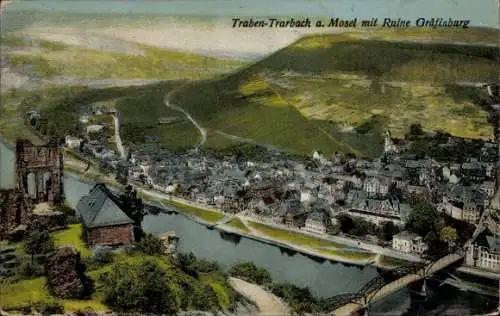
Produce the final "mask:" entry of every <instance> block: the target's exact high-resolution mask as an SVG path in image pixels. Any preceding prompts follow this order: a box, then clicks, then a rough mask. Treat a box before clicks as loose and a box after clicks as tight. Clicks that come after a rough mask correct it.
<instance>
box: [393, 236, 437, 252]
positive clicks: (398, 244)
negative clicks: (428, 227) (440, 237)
mask: <svg viewBox="0 0 500 316" xmlns="http://www.w3.org/2000/svg"><path fill="white" fill-rule="evenodd" d="M392 248H393V249H394V250H397V251H401V252H404V253H415V254H419V255H420V254H422V253H424V252H425V251H426V250H427V248H428V247H427V245H426V244H425V243H424V241H423V240H422V237H420V236H418V235H417V234H414V233H411V232H408V231H403V232H401V233H399V234H396V235H394V236H393V237H392Z"/></svg>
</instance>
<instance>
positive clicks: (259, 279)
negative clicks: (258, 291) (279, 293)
mask: <svg viewBox="0 0 500 316" xmlns="http://www.w3.org/2000/svg"><path fill="white" fill-rule="evenodd" d="M228 272H229V275H231V276H234V277H240V278H243V279H246V280H248V281H250V282H253V283H257V284H260V285H262V284H269V283H271V282H272V278H271V274H270V273H269V271H267V270H266V269H264V268H261V267H257V266H256V265H255V264H254V263H253V262H243V263H239V264H237V265H234V266H232V267H231V268H230V269H229V271H228Z"/></svg>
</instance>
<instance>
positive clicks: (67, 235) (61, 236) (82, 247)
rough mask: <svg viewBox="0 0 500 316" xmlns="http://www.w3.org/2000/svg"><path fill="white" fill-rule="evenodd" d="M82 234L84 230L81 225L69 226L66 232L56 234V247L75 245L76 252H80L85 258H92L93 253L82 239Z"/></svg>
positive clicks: (61, 231) (54, 235) (54, 234)
mask: <svg viewBox="0 0 500 316" xmlns="http://www.w3.org/2000/svg"><path fill="white" fill-rule="evenodd" d="M82 232H83V230H82V225H81V224H73V225H69V226H68V228H67V229H65V230H60V231H56V232H54V233H53V234H52V237H53V238H54V242H55V244H56V247H61V246H64V245H73V246H74V247H75V248H76V250H77V251H79V252H80V254H81V256H82V257H83V258H85V257H90V256H91V255H92V253H91V251H90V249H89V248H88V247H87V245H86V244H85V243H84V242H83V240H82V239H81V235H82Z"/></svg>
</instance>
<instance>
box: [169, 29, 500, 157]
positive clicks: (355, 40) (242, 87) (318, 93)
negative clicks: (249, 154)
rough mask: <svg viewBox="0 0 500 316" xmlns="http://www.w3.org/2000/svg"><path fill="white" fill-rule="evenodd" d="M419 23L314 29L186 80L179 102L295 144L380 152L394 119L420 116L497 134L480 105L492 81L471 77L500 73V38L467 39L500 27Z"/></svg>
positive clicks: (216, 126) (212, 123)
mask: <svg viewBox="0 0 500 316" xmlns="http://www.w3.org/2000/svg"><path fill="white" fill-rule="evenodd" d="M469 31H470V32H471V33H470V34H468V33H466V32H469ZM411 32H413V33H411ZM411 32H410V31H408V33H407V36H408V37H407V38H408V39H409V40H406V41H404V40H403V39H404V36H402V35H398V36H396V35H394V34H395V33H388V32H378V33H377V32H375V33H371V35H370V34H368V35H367V33H343V34H334V35H319V36H309V37H305V38H302V39H300V40H298V41H297V42H295V43H293V44H292V45H290V46H288V47H285V48H283V49H281V50H279V51H278V52H276V53H274V54H272V55H270V56H269V57H267V58H265V59H263V60H261V61H259V62H257V63H255V64H253V65H251V66H249V67H247V68H245V69H243V70H241V71H238V72H236V73H234V74H231V75H229V76H226V77H224V78H223V79H220V80H211V81H201V82H195V83H193V84H191V85H188V86H185V87H184V88H183V89H181V90H180V91H179V92H178V93H177V94H176V95H175V96H174V97H173V102H174V103H175V104H177V105H179V106H182V107H183V108H184V109H186V110H187V111H188V112H190V113H191V115H192V116H193V117H194V118H195V119H197V120H198V121H199V122H200V123H201V124H202V125H203V126H204V127H206V128H207V129H208V130H209V132H211V131H212V132H214V131H215V132H224V133H226V134H230V135H234V136H238V137H242V138H245V139H252V140H254V141H256V142H259V143H262V144H268V145H272V146H275V147H278V148H282V149H285V150H288V151H291V152H300V153H309V152H311V151H313V150H314V149H322V150H323V151H325V152H327V153H331V152H334V151H342V152H348V151H351V152H355V153H358V154H362V155H366V156H373V155H376V154H378V153H379V152H380V150H381V149H382V138H381V131H382V130H383V129H384V128H389V129H390V130H391V131H392V132H393V134H395V135H396V136H400V137H402V136H403V135H404V133H405V131H406V129H407V128H408V126H409V125H410V124H411V123H414V122H417V121H418V122H420V123H421V124H422V126H423V127H424V128H425V129H432V130H435V129H443V130H445V131H447V132H450V133H451V134H454V135H457V136H462V137H471V138H490V137H491V136H492V135H491V133H492V131H491V127H490V126H489V124H488V123H487V120H486V117H487V113H486V112H485V111H484V110H482V109H481V108H480V107H479V106H478V102H481V100H482V99H484V98H485V91H483V90H484V89H481V88H473V87H468V86H463V85H462V84H463V83H464V82H465V83H480V82H490V81H496V80H498V69H500V58H499V54H498V48H496V47H494V46H492V45H484V43H483V44H482V45H478V44H467V45H464V41H468V42H471V43H475V42H477V41H478V40H479V39H482V40H483V41H484V40H488V39H492V38H495V36H494V34H495V32H496V34H499V35H500V33H499V32H498V31H496V30H490V29H472V30H460V31H457V30H454V32H451V31H448V34H447V35H448V36H449V37H448V39H447V41H448V42H447V43H436V42H432V41H429V40H428V38H429V36H431V35H432V34H430V33H429V32H427V33H419V34H417V33H416V31H414V30H413V31H411ZM464 32H465V33H464ZM443 33H446V32H443V31H436V37H437V38H439V39H441V38H442V37H444V35H443ZM481 34H483V36H481ZM431 38H432V36H431ZM454 41H455V42H454ZM458 42H460V43H458Z"/></svg>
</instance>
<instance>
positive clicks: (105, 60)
mask: <svg viewBox="0 0 500 316" xmlns="http://www.w3.org/2000/svg"><path fill="white" fill-rule="evenodd" d="M122 43H124V44H129V46H133V47H134V49H135V50H138V51H141V52H142V54H128V53H127V52H125V51H124V52H107V51H99V50H94V49H90V48H84V47H78V46H73V45H66V44H63V43H59V42H51V41H47V40H39V39H26V38H25V37H20V36H17V35H7V36H3V37H2V46H9V47H14V48H20V49H23V53H22V54H21V53H12V54H10V53H9V55H8V58H9V62H10V63H11V64H12V66H13V67H14V68H16V67H17V68H18V69H24V68H26V67H30V68H31V71H33V72H34V73H35V74H36V75H38V76H40V77H53V76H70V77H81V78H94V79H136V78H143V79H163V80H174V79H175V80H177V79H204V78H211V77H213V76H214V75H217V74H220V73H224V72H228V71H231V70H234V69H237V68H240V67H242V66H244V65H245V62H243V61H238V60H230V59H220V58H214V57H206V56H201V55H196V54H192V53H184V52H177V51H172V50H166V49H162V48H156V47H150V46H146V45H142V44H132V43H125V42H123V41H122ZM30 49H31V50H30Z"/></svg>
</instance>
